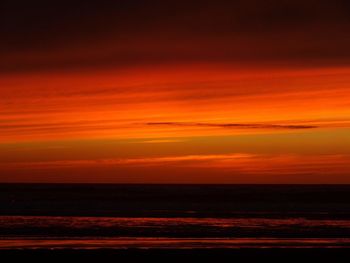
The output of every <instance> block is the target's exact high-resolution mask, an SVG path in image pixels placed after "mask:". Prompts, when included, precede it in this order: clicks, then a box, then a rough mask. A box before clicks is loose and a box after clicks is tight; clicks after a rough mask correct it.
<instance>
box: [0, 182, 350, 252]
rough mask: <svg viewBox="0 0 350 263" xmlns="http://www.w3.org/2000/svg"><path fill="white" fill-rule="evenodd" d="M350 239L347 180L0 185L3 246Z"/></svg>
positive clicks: (339, 242) (198, 245)
mask: <svg viewBox="0 0 350 263" xmlns="http://www.w3.org/2000/svg"><path fill="white" fill-rule="evenodd" d="M348 247H350V186H347V185H101V184H94V185H91V184H90V185H89V184H86V185H83V184H1V185H0V249H24V248H25V249H84V250H85V249H86V250H87V249H89V250H91V249H130V248H138V249H150V248H157V249H222V248H225V249H227V248H230V249H231V248H238V249H239V248H348Z"/></svg>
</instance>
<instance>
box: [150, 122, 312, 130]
mask: <svg viewBox="0 0 350 263" xmlns="http://www.w3.org/2000/svg"><path fill="white" fill-rule="evenodd" d="M146 125H149V126H180V127H213V128H228V129H267V130H275V129H276V130H304V129H316V128H319V127H318V126H315V125H301V124H295V125H291V124H266V123H265V124H264V123H200V122H197V123H195V122H149V123H146Z"/></svg>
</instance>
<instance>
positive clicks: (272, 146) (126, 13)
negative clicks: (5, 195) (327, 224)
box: [0, 0, 350, 184]
mask: <svg viewBox="0 0 350 263" xmlns="http://www.w3.org/2000/svg"><path fill="white" fill-rule="evenodd" d="M349 12H350V3H349V1H346V0H333V1H326V0H318V1H316V0H309V1H300V0H294V1H288V0H284V1H283V0H280V1H272V0H265V1H262V0H244V1H220V0H217V1H194V0H189V1H172V0H170V1H155V0H149V1H145V0H143V1H141V0H138V1H137V0H128V1H126V0H125V1H123V0H120V1H114V2H113V3H111V1H94V2H92V1H88V2H86V1H74V3H72V2H71V1H70V2H68V1H7V0H4V1H1V3H0V35H1V41H0V57H1V60H0V182H26V183H204V184H211V183H217V184H230V183H253V184H321V183H329V184H345V183H350V117H349V116H350V49H349V48H348V47H349V46H350V35H349V34H348V32H349V31H350V16H349V15H348V14H349Z"/></svg>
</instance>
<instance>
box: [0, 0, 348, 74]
mask: <svg viewBox="0 0 350 263" xmlns="http://www.w3.org/2000/svg"><path fill="white" fill-rule="evenodd" d="M349 32H350V1H347V0H332V1H331V0H328V1H327V0H307V1H305V0H303V1H300V0H294V1H289V0H284V1H283V0H279V1H277V0H276V1H272V0H244V1H217V0H216V1H193V0H191V1H156V0H147V1H146V0H143V1H141V0H119V1H113V2H112V1H14V0H11V1H9V0H5V1H1V2H0V36H1V41H0V57H1V58H2V59H1V61H0V72H3V73H5V72H17V71H27V70H40V69H45V70H47V69H61V68H64V69H65V68H66V69H71V68H73V69H74V68H79V67H98V68H104V67H109V66H121V67H123V66H126V65H138V64H147V63H187V62H206V63H211V62H226V63H240V62H247V63H251V62H253V63H268V62H276V61H277V62H283V63H288V62H293V63H294V62H297V63H302V64H306V65H307V64H318V65H327V64H330V63H332V64H347V63H348V62H349V59H350V49H349V46H350V34H349Z"/></svg>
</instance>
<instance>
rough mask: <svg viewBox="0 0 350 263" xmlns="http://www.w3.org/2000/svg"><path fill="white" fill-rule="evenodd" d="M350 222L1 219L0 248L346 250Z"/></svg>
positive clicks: (5, 217)
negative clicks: (297, 248) (310, 248)
mask: <svg viewBox="0 0 350 263" xmlns="http://www.w3.org/2000/svg"><path fill="white" fill-rule="evenodd" d="M349 237H350V220H316V219H305V218H289V219H267V218H113V217H33V216H1V217H0V248H2V249H6V248H84V249H96V248H118V249H122V248H184V249H185V248H243V247H252V248H256V247H350V238H349Z"/></svg>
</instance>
